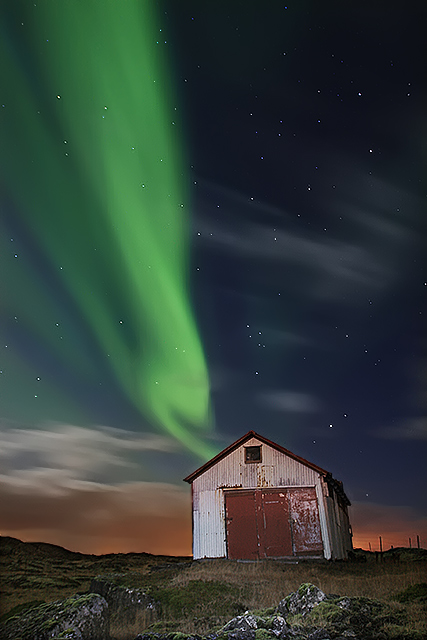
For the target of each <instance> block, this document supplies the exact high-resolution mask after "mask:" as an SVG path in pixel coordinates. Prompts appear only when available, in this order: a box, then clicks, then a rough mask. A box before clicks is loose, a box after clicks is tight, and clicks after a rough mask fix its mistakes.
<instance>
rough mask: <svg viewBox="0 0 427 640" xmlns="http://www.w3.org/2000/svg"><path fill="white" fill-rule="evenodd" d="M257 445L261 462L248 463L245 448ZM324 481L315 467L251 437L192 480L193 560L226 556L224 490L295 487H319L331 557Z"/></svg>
mask: <svg viewBox="0 0 427 640" xmlns="http://www.w3.org/2000/svg"><path fill="white" fill-rule="evenodd" d="M257 445H261V446H262V461H261V462H259V463H245V447H247V446H257ZM322 483H323V479H322V478H321V477H320V476H319V474H318V473H316V472H315V471H313V469H310V468H309V467H307V466H305V465H303V464H301V463H300V462H297V461H296V460H293V459H292V458H289V457H288V456H286V455H285V454H283V453H281V452H280V451H277V450H276V449H273V448H272V447H269V446H268V445H265V444H264V443H262V442H260V441H259V440H257V439H256V438H251V439H250V440H248V441H247V442H245V444H244V445H242V446H241V447H239V448H238V449H236V451H233V452H232V453H230V454H229V455H228V456H226V457H225V458H223V459H222V460H220V461H219V462H218V463H217V464H216V465H214V466H213V467H211V468H210V469H207V470H206V471H205V472H204V473H203V474H202V475H200V476H199V477H198V478H196V479H195V480H194V482H193V557H194V559H199V558H224V557H226V555H227V548H226V527H225V507H224V495H223V489H226V488H227V489H231V488H235V489H238V488H241V489H256V488H266V487H292V486H294V487H295V486H312V487H316V494H317V497H318V502H319V518H320V527H321V532H322V540H323V546H324V554H325V557H326V558H330V557H331V555H330V554H331V544H330V531H329V528H328V517H329V512H328V509H327V507H326V504H325V499H324V495H323V494H324V489H323V484H322Z"/></svg>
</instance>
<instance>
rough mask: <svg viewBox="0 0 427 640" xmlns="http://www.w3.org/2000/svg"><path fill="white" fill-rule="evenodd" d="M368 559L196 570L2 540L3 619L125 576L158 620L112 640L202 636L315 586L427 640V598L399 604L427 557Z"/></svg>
mask: <svg viewBox="0 0 427 640" xmlns="http://www.w3.org/2000/svg"><path fill="white" fill-rule="evenodd" d="M405 554H406V555H405ZM366 555H367V558H368V560H367V562H365V563H360V564H359V563H354V564H353V563H347V562H345V563H344V562H339V563H327V562H325V563H316V562H301V563H299V564H286V563H283V562H280V561H263V562H254V563H252V562H251V563H245V562H235V561H227V560H212V561H203V562H191V558H174V557H161V556H151V555H149V554H111V555H107V556H88V555H83V554H75V553H72V552H68V551H66V550H64V549H61V548H60V547H54V546H53V545H43V544H30V543H21V542H19V541H16V540H14V539H12V538H1V537H0V572H1V575H2V587H1V589H2V591H1V593H0V607H1V608H0V615H3V616H4V615H5V614H6V615H7V612H9V613H10V611H11V610H13V609H14V608H16V607H17V606H19V605H24V606H25V604H26V603H29V602H50V601H53V600H58V599H63V598H65V597H67V596H69V595H73V594H74V593H77V592H84V591H86V590H87V589H89V586H90V582H91V579H92V578H93V577H95V576H97V575H100V574H101V575H105V576H108V575H111V574H116V576H117V574H120V577H119V581H120V582H121V583H123V584H125V585H127V586H130V587H132V586H133V587H138V588H140V589H144V591H146V592H147V593H149V594H150V595H151V597H152V598H153V599H154V600H156V601H157V602H159V603H160V608H159V611H158V614H157V616H156V618H155V619H154V618H153V615H152V614H150V613H141V614H139V615H137V617H136V618H135V619H134V620H133V621H131V622H130V621H129V620H127V621H126V623H124V622H123V620H122V619H121V617H120V614H117V615H116V616H113V619H112V621H111V635H112V637H113V638H115V640H132V639H133V638H134V637H135V636H136V635H137V633H140V632H141V631H143V630H144V629H146V628H149V629H150V630H156V631H182V632H184V633H199V634H205V633H207V632H208V631H210V630H212V629H214V628H218V627H219V626H221V625H223V624H224V623H225V622H227V621H228V620H229V619H230V618H232V617H233V616H235V615H238V614H241V613H243V612H244V611H246V610H264V609H267V608H269V607H275V606H276V605H277V604H278V602H279V601H280V600H282V599H283V598H284V597H285V596H286V595H288V594H289V593H291V592H292V591H295V590H296V589H297V588H298V587H299V585H300V584H301V583H305V582H311V583H313V584H315V585H317V586H318V587H320V589H322V591H324V592H325V593H328V594H337V595H347V596H366V597H369V598H377V599H379V600H381V601H383V602H387V603H389V604H391V605H392V606H393V607H395V608H396V610H399V609H401V608H402V607H404V608H405V610H406V611H407V612H408V614H409V615H408V625H407V628H408V631H411V630H412V631H414V630H417V631H418V632H419V633H420V634H421V635H420V637H424V638H427V602H426V600H427V598H426V597H425V596H424V597H422V593H421V592H420V591H419V589H418V590H417V589H414V590H413V594H412V595H409V597H408V598H407V601H406V602H403V603H398V602H397V600H396V598H398V597H399V594H400V593H401V592H402V591H403V590H405V589H407V588H408V587H411V586H412V585H417V584H420V583H425V582H427V562H426V561H425V560H423V557H425V555H426V554H423V553H422V552H420V553H418V555H417V553H416V550H414V552H411V553H409V552H406V551H402V553H401V554H400V561H399V562H395V563H394V562H390V563H389V562H388V561H387V560H390V558H389V557H388V556H387V554H385V558H384V560H385V562H383V563H379V562H375V557H374V556H373V555H369V554H366ZM407 593H409V594H411V591H410V590H409V592H407ZM420 593H421V597H420V595H419V594H420ZM414 594H415V595H414ZM417 594H418V595H417Z"/></svg>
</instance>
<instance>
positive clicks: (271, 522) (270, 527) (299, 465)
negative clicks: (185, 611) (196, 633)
mask: <svg viewBox="0 0 427 640" xmlns="http://www.w3.org/2000/svg"><path fill="white" fill-rule="evenodd" d="M184 480H185V481H186V482H189V483H190V484H191V489H192V505H193V507H192V508H193V557H194V559H200V558H229V559H242V560H244V559H247V560H257V559H262V558H298V557H306V558H326V559H328V560H329V559H332V560H337V559H345V558H347V555H348V552H349V551H351V549H352V539H351V528H350V522H349V517H348V509H347V508H348V506H349V505H350V501H349V499H348V498H347V496H346V494H345V493H344V489H343V485H342V483H341V482H339V481H338V480H335V479H334V478H333V477H332V474H331V473H329V472H328V471H325V469H322V468H321V467H318V466H317V465H315V464H313V463H312V462H308V460H304V458H301V457H300V456H297V455H295V454H294V453H292V452H291V451H288V450H287V449H285V448H284V447H282V446H280V445H278V444H276V443H274V442H271V441H270V440H267V438H264V437H263V436H261V435H259V434H257V433H255V432H254V431H249V432H248V433H247V434H246V435H244V436H242V437H241V438H239V440H236V442H234V443H233V444H231V445H230V446H229V447H227V448H226V449H224V450H223V451H221V453H219V454H218V455H216V456H215V457H214V458H212V459H211V460H209V461H208V462H206V464H204V465H203V466H202V467H200V468H199V469H196V471H194V472H193V473H191V474H190V475H189V476H187V477H186V478H184Z"/></svg>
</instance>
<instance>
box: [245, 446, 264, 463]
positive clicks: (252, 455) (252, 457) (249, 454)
mask: <svg viewBox="0 0 427 640" xmlns="http://www.w3.org/2000/svg"><path fill="white" fill-rule="evenodd" d="M245 462H261V447H245Z"/></svg>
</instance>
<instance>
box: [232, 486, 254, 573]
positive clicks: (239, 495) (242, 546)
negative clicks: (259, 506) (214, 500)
mask: <svg viewBox="0 0 427 640" xmlns="http://www.w3.org/2000/svg"><path fill="white" fill-rule="evenodd" d="M225 517H226V523H227V526H226V530H227V549H228V558H230V560H257V559H258V558H259V553H258V544H259V541H258V530H257V518H256V504H255V492H254V491H236V492H230V493H226V494H225Z"/></svg>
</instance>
